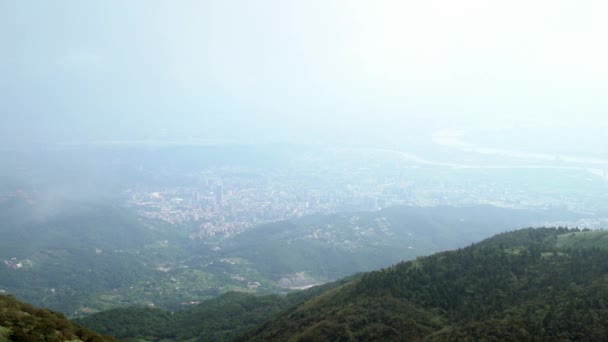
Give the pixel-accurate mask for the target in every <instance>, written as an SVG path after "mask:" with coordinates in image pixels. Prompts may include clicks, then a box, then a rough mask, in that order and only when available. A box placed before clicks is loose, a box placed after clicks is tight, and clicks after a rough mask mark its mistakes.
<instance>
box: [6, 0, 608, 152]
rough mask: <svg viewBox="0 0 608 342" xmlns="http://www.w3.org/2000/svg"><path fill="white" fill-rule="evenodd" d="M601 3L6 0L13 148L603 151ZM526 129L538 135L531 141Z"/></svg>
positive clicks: (606, 74)
mask: <svg viewBox="0 0 608 342" xmlns="http://www.w3.org/2000/svg"><path fill="white" fill-rule="evenodd" d="M606 10H607V8H606V4H604V3H603V2H599V1H588V2H585V3H583V4H577V5H574V4H572V3H571V2H568V1H540V2H535V3H534V4H529V3H524V2H520V1H515V2H509V3H508V4H506V3H501V2H494V1H490V2H487V1H474V0H467V1H465V2H461V3H459V4H447V3H445V2H442V1H426V2H424V3H423V2H408V3H404V2H401V1H376V2H374V3H373V4H372V3H369V2H366V1H307V2H305V3H302V2H298V1H262V2H255V3H252V2H248V1H228V2H221V3H220V2H211V1H182V2H179V3H170V2H166V1H130V2H123V1H103V2H94V3H91V2H81V1H56V2H55V1H54V2H36V3H34V2H3V3H2V4H0V13H1V14H0V19H2V20H0V22H1V23H0V29H1V30H0V37H1V40H2V42H3V45H4V49H3V50H4V52H3V54H2V56H0V71H1V72H2V74H3V75H4V76H3V77H2V79H1V80H0V89H2V92H1V94H0V99H1V101H0V113H1V114H0V115H2V121H3V124H2V125H1V127H0V133H1V136H2V138H1V141H2V144H3V146H5V147H15V146H23V145H24V144H90V143H116V142H121V143H124V142H131V143H132V142H163V143H171V142H173V143H176V142H177V143H203V144H225V143H232V144H234V143H236V144H263V143H299V144H327V145H340V146H359V147H390V148H398V149H401V150H408V149H411V148H417V147H419V146H421V145H425V147H428V148H429V149H430V148H433V147H436V146H435V145H436V144H435V143H434V142H433V135H436V134H437V133H438V132H439V133H440V132H443V131H445V130H458V131H461V132H463V133H464V134H466V137H467V139H468V140H473V141H472V142H469V143H472V144H475V145H480V147H482V148H486V147H487V148H500V149H505V150H515V151H523V152H534V153H546V152H548V153H551V154H555V153H565V152H568V153H574V154H577V155H578V154H585V155H594V156H596V157H597V156H598V155H603V154H605V153H606V147H605V146H606V144H603V143H602V139H603V130H604V129H606V128H608V121H607V119H606V116H605V112H606V109H608V104H607V103H606V98H605V96H604V93H605V91H606V88H607V81H608V70H607V69H606V66H605V62H604V61H605V60H606V59H607V57H608V49H606V47H605V44H599V43H598V42H601V41H602V39H603V32H606V31H607V30H608V27H606V25H608V24H607V23H606V22H605V20H603V17H602V16H601V15H600V14H601V13H604V12H605V11H606ZM521 131H525V136H527V137H531V136H533V137H534V138H533V139H527V140H526V144H525V145H523V146H522V145H521V144H520V145H518V142H519V141H521V139H520V138H521V134H519V133H518V132H521ZM563 134H567V135H568V137H569V139H566V140H564V139H555V138H554V137H555V136H561V135H563ZM488 136H490V137H491V138H492V141H490V142H488V141H487V139H486V140H483V141H474V140H476V139H477V140H480V138H479V137H488ZM573 140H574V141H577V143H576V144H571V142H572V141H573ZM545 141H548V142H550V143H544V144H543V142H545ZM490 145H491V146H490ZM547 145H549V146H547Z"/></svg>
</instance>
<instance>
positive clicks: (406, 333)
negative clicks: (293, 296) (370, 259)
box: [239, 228, 608, 341]
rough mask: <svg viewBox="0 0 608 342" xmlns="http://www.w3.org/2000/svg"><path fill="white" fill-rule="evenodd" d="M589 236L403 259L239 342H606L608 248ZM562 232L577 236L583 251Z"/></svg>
mask: <svg viewBox="0 0 608 342" xmlns="http://www.w3.org/2000/svg"><path fill="white" fill-rule="evenodd" d="M573 233H574V236H573V237H570V236H572V234H573ZM590 233H591V232H580V231H578V230H575V231H573V230H567V229H565V228H559V229H551V228H541V229H524V230H520V231H516V232H512V233H505V234H499V235H497V236H495V237H493V238H490V239H488V240H485V241H483V242H481V243H478V244H475V245H472V246H469V247H467V248H464V249H459V250H456V251H450V252H442V253H438V254H435V255H432V256H429V257H422V258H418V259H416V260H415V261H409V262H403V263H400V264H397V265H395V266H392V267H390V268H387V269H383V270H381V271H376V272H371V273H368V274H365V275H364V276H363V277H362V278H361V279H358V280H354V281H352V282H350V283H348V284H346V285H344V286H343V287H340V288H336V289H333V290H331V291H329V292H326V293H324V294H322V295H320V296H318V297H315V298H313V299H310V300H308V301H306V302H304V303H302V304H300V305H297V306H295V307H293V308H291V309H289V310H287V311H285V312H284V313H282V314H281V315H279V316H278V317H277V318H275V319H273V320H270V321H269V322H267V323H265V324H264V325H262V326H260V327H258V328H256V329H254V330H251V331H250V332H248V333H247V334H245V335H243V336H241V337H240V338H239V340H241V341H270V340H281V341H338V340H342V341H351V340H352V341H355V340H378V341H391V340H393V341H402V340H423V339H424V340H463V339H476V340H484V339H485V340H514V341H515V340H518V341H519V340H531V339H537V340H590V341H594V340H602V339H603V338H604V337H605V336H608V325H607V324H606V322H608V285H607V284H608V283H607V282H606V280H608V250H605V249H600V248H596V244H595V243H594V242H595V241H596V240H597V239H589V238H588V235H589V234H590ZM594 234H597V235H603V233H599V232H594ZM563 239H573V240H576V241H578V243H576V244H573V245H576V248H569V247H568V246H564V243H563V241H562V240H563Z"/></svg>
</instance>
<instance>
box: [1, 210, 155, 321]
mask: <svg viewBox="0 0 608 342" xmlns="http://www.w3.org/2000/svg"><path fill="white" fill-rule="evenodd" d="M69 207H70V209H69V210H62V209H61V208H52V207H48V206H44V205H42V204H37V203H34V204H31V203H29V204H28V203H25V202H23V201H12V202H3V203H1V204H0V290H3V291H5V292H8V293H11V294H13V295H15V296H17V297H18V298H20V299H23V300H25V301H27V302H30V303H33V304H35V305H40V306H45V307H50V308H52V309H53V310H57V311H62V312H64V313H70V314H72V313H74V311H75V310H76V309H78V308H80V307H82V306H83V304H86V303H90V302H91V301H92V298H93V296H94V295H96V294H97V293H99V292H102V291H111V290H112V289H117V288H124V287H126V286H129V285H132V284H135V283H137V282H139V281H141V280H144V279H149V278H150V277H151V276H152V275H153V271H152V270H150V269H149V268H147V267H145V266H144V263H145V260H143V259H142V257H141V256H139V255H138V254H137V252H138V251H139V250H142V249H143V247H144V246H145V245H146V244H151V243H152V242H154V241H155V240H157V239H161V236H160V234H159V233H157V232H155V231H153V230H151V229H149V228H148V227H147V226H146V225H145V224H144V223H143V222H141V221H140V220H139V219H138V218H137V217H136V216H134V215H133V214H132V213H130V212H128V211H126V210H124V209H122V208H116V207H113V206H106V205H86V204H70V205H69Z"/></svg>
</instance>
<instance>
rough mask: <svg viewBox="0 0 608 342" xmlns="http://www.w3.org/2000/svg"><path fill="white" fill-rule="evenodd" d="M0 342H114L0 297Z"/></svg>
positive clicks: (11, 299)
mask: <svg viewBox="0 0 608 342" xmlns="http://www.w3.org/2000/svg"><path fill="white" fill-rule="evenodd" d="M0 341H2V342H4V341H32V342H35V341H55V342H60V341H86V342H103V341H115V339H114V338H112V337H107V336H101V335H99V334H97V333H95V332H93V331H91V330H89V329H86V328H83V327H81V326H79V325H77V324H75V323H73V322H71V321H69V320H68V319H67V318H66V317H65V316H63V315H61V314H58V313H55V312H52V311H49V310H47V309H39V308H36V307H33V306H31V305H29V304H26V303H23V302H20V301H18V300H16V299H15V298H13V297H11V296H5V295H0Z"/></svg>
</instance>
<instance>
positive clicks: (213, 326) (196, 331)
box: [74, 277, 353, 341]
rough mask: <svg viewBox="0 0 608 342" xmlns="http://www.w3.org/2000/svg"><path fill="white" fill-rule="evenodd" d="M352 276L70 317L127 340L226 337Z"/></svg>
mask: <svg viewBox="0 0 608 342" xmlns="http://www.w3.org/2000/svg"><path fill="white" fill-rule="evenodd" d="M352 279H353V278H352V277H349V278H345V279H342V280H340V281H337V282H333V283H328V284H324V285H321V286H317V287H314V288H311V289H308V290H304V291H297V292H293V293H290V294H288V295H286V296H279V295H265V296H259V295H253V294H249V293H240V292H230V293H226V294H224V295H221V296H219V297H217V298H213V299H210V300H207V301H204V302H202V303H200V304H197V305H195V306H193V307H190V308H186V309H183V310H180V311H176V312H169V311H166V310H162V309H158V308H147V307H128V308H117V309H113V310H107V311H103V312H100V313H96V314H92V315H89V316H86V317H82V318H77V319H75V320H74V321H75V322H76V323H78V324H80V325H83V326H86V327H88V328H90V329H93V330H95V331H99V332H102V333H104V334H108V335H112V336H115V337H118V338H122V339H126V340H129V341H139V340H142V339H144V340H146V341H187V340H192V339H194V340H196V341H228V340H231V339H233V338H235V337H237V336H238V335H240V334H243V333H244V332H246V331H247V330H248V329H251V328H254V327H255V326H257V325H259V324H261V323H263V322H264V321H265V320H267V319H269V318H271V317H273V316H275V315H277V314H279V313H280V312H282V311H284V310H286V309H288V308H289V307H292V306H294V305H297V304H300V303H302V302H304V301H306V300H308V299H310V298H313V297H315V296H318V295H319V294H321V293H324V292H326V291H328V290H329V289H332V288H335V287H338V286H341V285H343V284H345V283H347V282H349V281H351V280H352Z"/></svg>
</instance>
